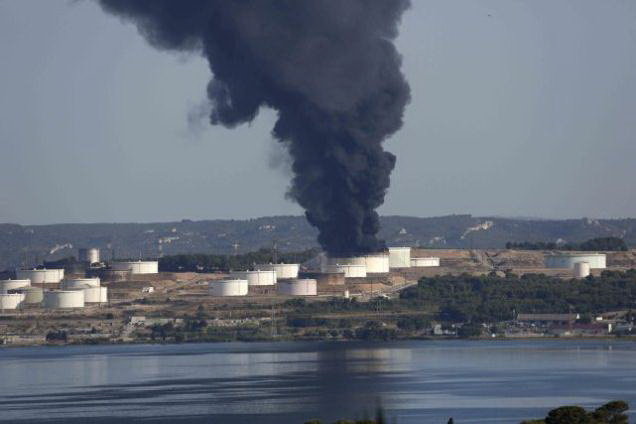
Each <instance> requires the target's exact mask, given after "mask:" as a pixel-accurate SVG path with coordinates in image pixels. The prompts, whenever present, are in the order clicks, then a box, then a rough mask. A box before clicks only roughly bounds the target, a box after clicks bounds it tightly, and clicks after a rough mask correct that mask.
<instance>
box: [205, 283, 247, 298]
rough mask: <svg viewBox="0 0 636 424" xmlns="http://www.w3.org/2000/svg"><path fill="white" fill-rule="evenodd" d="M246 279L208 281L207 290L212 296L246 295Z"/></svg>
mask: <svg viewBox="0 0 636 424" xmlns="http://www.w3.org/2000/svg"><path fill="white" fill-rule="evenodd" d="M248 286H249V284H248V282H247V280H218V281H210V283H209V284H208V291H209V293H210V294H211V295H212V296H246V295H247V291H248Z"/></svg>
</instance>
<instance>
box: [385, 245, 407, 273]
mask: <svg viewBox="0 0 636 424" xmlns="http://www.w3.org/2000/svg"><path fill="white" fill-rule="evenodd" d="M410 266H411V248H410V247H389V268H409V267H410Z"/></svg>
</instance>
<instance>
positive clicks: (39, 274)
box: [16, 260, 159, 284]
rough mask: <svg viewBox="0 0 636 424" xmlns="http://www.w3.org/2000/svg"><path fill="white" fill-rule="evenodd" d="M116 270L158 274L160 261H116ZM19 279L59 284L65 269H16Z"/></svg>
mask: <svg viewBox="0 0 636 424" xmlns="http://www.w3.org/2000/svg"><path fill="white" fill-rule="evenodd" d="M110 267H111V269H113V270H115V271H125V272H130V273H131V274H157V273H158V272H159V262H158V261H142V260H139V261H116V262H112V263H111V264H110ZM16 277H17V279H18V280H30V281H31V284H57V283H59V282H60V281H62V280H63V279H64V269H47V268H34V269H19V270H17V271H16Z"/></svg>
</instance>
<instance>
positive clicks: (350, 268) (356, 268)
mask: <svg viewBox="0 0 636 424" xmlns="http://www.w3.org/2000/svg"><path fill="white" fill-rule="evenodd" d="M324 272H326V273H328V274H337V273H344V276H345V278H357V277H366V276H367V266H366V265H354V264H345V265H341V264H336V265H327V267H326V269H325V271H324Z"/></svg>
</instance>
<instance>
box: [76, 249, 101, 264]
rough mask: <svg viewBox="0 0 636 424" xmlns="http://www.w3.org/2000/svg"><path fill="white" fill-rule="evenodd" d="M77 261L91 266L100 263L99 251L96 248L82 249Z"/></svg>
mask: <svg viewBox="0 0 636 424" xmlns="http://www.w3.org/2000/svg"><path fill="white" fill-rule="evenodd" d="M77 259H78V260H79V261H80V262H88V263H89V264H94V263H98V262H99V261H100V258H99V249H97V248H95V247H91V248H81V249H79V254H78V257H77Z"/></svg>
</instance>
